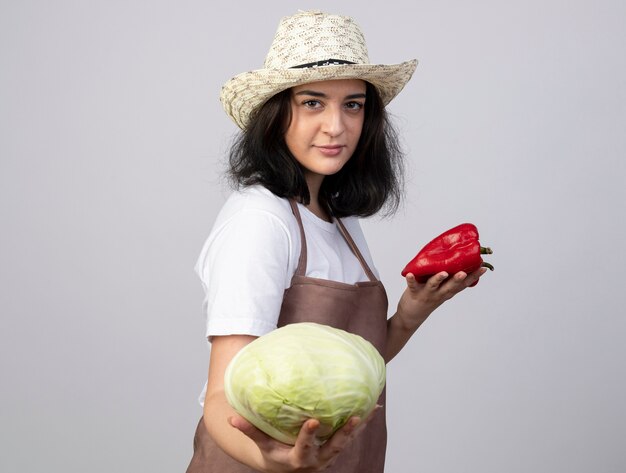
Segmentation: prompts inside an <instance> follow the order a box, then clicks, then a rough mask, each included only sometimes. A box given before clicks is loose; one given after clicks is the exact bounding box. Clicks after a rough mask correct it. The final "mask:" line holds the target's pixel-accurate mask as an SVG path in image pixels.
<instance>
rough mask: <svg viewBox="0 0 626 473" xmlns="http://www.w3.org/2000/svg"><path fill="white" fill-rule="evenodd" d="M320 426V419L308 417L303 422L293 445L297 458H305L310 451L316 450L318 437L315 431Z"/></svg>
mask: <svg viewBox="0 0 626 473" xmlns="http://www.w3.org/2000/svg"><path fill="white" fill-rule="evenodd" d="M319 427H320V421H319V420H317V419H309V420H307V421H306V422H305V423H304V424H302V428H301V429H300V432H299V433H298V438H297V439H296V443H295V445H294V450H295V453H296V455H297V456H298V457H299V458H305V457H306V456H308V455H310V454H311V452H313V451H315V450H317V448H318V446H319V439H318V438H317V435H316V434H317V431H318V429H319Z"/></svg>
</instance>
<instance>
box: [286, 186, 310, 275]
mask: <svg viewBox="0 0 626 473" xmlns="http://www.w3.org/2000/svg"><path fill="white" fill-rule="evenodd" d="M289 205H291V211H292V212H293V214H294V216H295V217H296V221H297V222H298V227H300V258H298V267H297V268H296V273H295V276H302V277H304V276H305V275H306V255H307V251H306V236H305V234H304V225H302V217H301V216H300V210H299V209H298V204H296V201H295V200H294V199H289Z"/></svg>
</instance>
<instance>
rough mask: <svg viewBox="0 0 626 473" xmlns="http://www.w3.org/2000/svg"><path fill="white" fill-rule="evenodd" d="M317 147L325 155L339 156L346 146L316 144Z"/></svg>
mask: <svg viewBox="0 0 626 473" xmlns="http://www.w3.org/2000/svg"><path fill="white" fill-rule="evenodd" d="M316 148H317V149H318V150H319V151H320V153H322V154H323V155H324V156H330V157H332V156H337V155H339V154H340V153H341V151H342V150H343V148H344V146H343V145H325V146H316Z"/></svg>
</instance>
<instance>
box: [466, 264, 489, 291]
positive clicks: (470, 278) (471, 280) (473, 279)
mask: <svg viewBox="0 0 626 473" xmlns="http://www.w3.org/2000/svg"><path fill="white" fill-rule="evenodd" d="M486 272H487V268H479V269H478V270H477V271H474V272H473V273H470V274H468V275H467V279H465V285H466V287H472V286H473V285H474V284H476V283H477V282H478V280H479V279H480V277H481V276H482V275H483V274H485V273H486Z"/></svg>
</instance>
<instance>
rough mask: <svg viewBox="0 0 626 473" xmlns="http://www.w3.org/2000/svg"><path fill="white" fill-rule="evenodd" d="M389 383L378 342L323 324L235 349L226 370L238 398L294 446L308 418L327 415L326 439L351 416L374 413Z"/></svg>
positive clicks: (285, 330) (229, 393) (230, 396)
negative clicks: (376, 345)
mask: <svg viewBox="0 0 626 473" xmlns="http://www.w3.org/2000/svg"><path fill="white" fill-rule="evenodd" d="M384 386H385V361H384V360H383V358H382V357H381V356H380V354H379V353H378V350H376V348H375V347H374V346H373V345H372V344H371V343H370V342H368V341H367V340H365V339H364V338H362V337H360V336H358V335H354V334H351V333H348V332H346V331H344V330H340V329H336V328H333V327H329V326H327V325H320V324H315V323H296V324H290V325H286V326H284V327H281V328H278V329H276V330H274V331H272V332H270V333H268V334H267V335H264V336H262V337H259V338H257V339H256V340H254V341H253V342H251V343H250V344H248V345H246V346H245V347H244V348H243V349H242V350H240V351H239V353H237V355H235V357H234V358H233V359H232V360H231V362H230V364H229V365H228V367H227V369H226V373H225V376H224V388H225V392H226V398H227V400H228V402H229V403H230V405H231V406H232V407H233V408H234V409H235V410H236V411H237V412H238V413H239V414H240V415H241V416H242V417H244V418H245V419H247V420H248V421H249V422H250V423H252V424H253V425H254V426H256V427H257V428H258V429H260V430H262V431H263V432H265V433H266V434H268V435H269V436H271V437H273V438H275V439H277V440H280V441H281V442H284V443H287V444H291V445H293V444H294V443H295V441H296V437H297V436H298V432H299V431H300V428H301V427H302V424H303V423H304V422H305V421H306V420H307V419H310V418H314V419H318V420H319V421H320V424H321V426H320V429H319V431H318V432H319V434H318V437H319V440H320V441H321V442H323V441H325V440H326V439H328V438H329V437H330V436H331V435H332V434H333V433H334V432H335V431H336V430H337V429H339V428H340V427H341V426H342V425H344V424H345V423H346V422H347V421H348V419H349V418H350V417H352V416H359V417H361V418H365V417H367V415H368V414H369V413H370V412H371V411H372V410H373V409H374V407H375V406H376V401H377V400H378V397H379V396H380V394H381V392H382V390H383V388H384Z"/></svg>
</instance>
